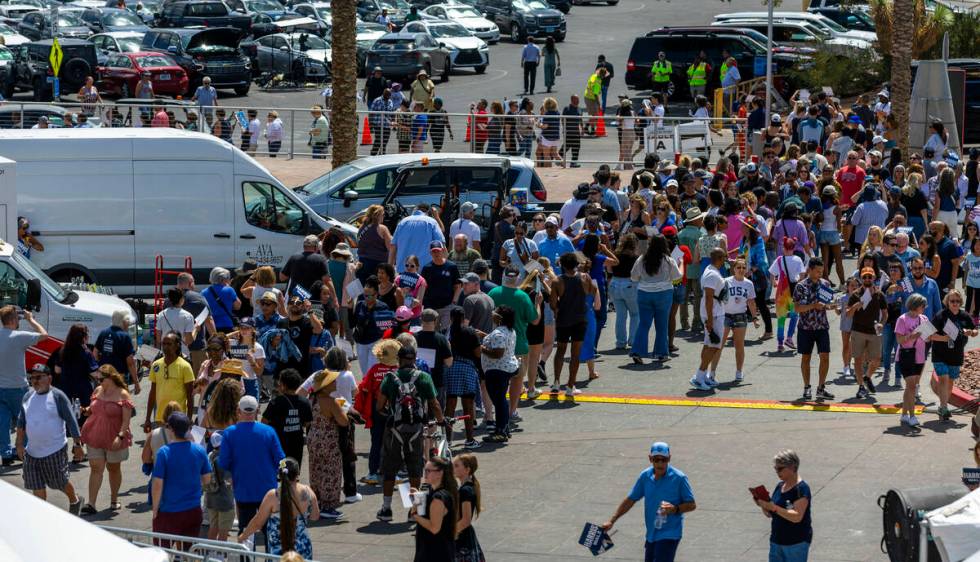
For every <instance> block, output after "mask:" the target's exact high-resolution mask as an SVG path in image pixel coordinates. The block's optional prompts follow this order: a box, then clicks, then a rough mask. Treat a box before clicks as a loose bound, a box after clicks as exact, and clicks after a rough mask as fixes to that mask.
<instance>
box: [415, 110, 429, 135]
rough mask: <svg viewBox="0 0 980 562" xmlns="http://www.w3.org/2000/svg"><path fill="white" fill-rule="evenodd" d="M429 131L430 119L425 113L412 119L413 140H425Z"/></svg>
mask: <svg viewBox="0 0 980 562" xmlns="http://www.w3.org/2000/svg"><path fill="white" fill-rule="evenodd" d="M428 130H429V117H428V116H427V115H426V114H424V113H419V114H418V115H416V116H415V118H414V119H412V140H421V141H424V140H425V134H426V132H428Z"/></svg>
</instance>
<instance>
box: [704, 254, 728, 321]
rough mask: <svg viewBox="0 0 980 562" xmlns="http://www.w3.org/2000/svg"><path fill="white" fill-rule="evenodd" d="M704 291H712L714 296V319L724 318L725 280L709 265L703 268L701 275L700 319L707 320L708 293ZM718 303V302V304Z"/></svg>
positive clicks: (726, 297) (726, 292)
mask: <svg viewBox="0 0 980 562" xmlns="http://www.w3.org/2000/svg"><path fill="white" fill-rule="evenodd" d="M705 289H713V290H714V292H715V296H714V297H712V298H714V299H715V304H714V308H713V309H712V316H714V317H715V318H723V317H724V316H725V302H726V301H727V300H728V291H726V290H725V278H724V277H722V276H721V272H720V271H718V268H717V267H715V266H713V265H709V266H708V267H705V268H704V272H703V273H701V319H702V320H704V319H706V318H708V305H707V302H706V299H707V298H708V293H707V292H706V291H705ZM719 301H720V302H719Z"/></svg>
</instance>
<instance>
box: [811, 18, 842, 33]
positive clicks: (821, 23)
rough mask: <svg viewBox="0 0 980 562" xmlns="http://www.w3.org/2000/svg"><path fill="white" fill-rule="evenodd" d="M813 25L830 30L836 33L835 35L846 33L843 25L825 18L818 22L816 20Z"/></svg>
mask: <svg viewBox="0 0 980 562" xmlns="http://www.w3.org/2000/svg"><path fill="white" fill-rule="evenodd" d="M814 23H815V25H816V26H818V27H822V28H825V29H826V28H830V29H833V30H834V31H836V32H837V33H844V32H846V31H847V28H845V27H844V26H843V25H841V24H839V23H837V22H835V21H834V20H832V19H830V18H827V17H822V18H820V19H819V20H816V21H815V22H814Z"/></svg>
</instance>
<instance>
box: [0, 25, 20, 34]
mask: <svg viewBox="0 0 980 562" xmlns="http://www.w3.org/2000/svg"><path fill="white" fill-rule="evenodd" d="M15 33H17V31H16V30H15V29H14V28H12V27H10V26H9V25H7V24H5V23H0V35H13V34H15Z"/></svg>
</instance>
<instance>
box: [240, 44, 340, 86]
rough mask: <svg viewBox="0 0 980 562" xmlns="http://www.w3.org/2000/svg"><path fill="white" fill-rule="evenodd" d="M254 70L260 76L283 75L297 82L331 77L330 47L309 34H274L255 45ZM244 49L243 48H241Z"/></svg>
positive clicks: (243, 45)
mask: <svg viewBox="0 0 980 562" xmlns="http://www.w3.org/2000/svg"><path fill="white" fill-rule="evenodd" d="M254 43H255V49H254V51H255V53H254V55H253V56H254V57H255V59H254V61H253V63H252V65H253V67H256V70H257V71H258V72H259V73H265V72H271V73H283V74H287V75H292V76H293V77H294V78H295V79H298V80H312V81H317V80H322V79H323V78H326V77H327V76H329V75H330V65H331V49H330V43H328V42H327V41H325V40H323V39H321V38H320V37H318V36H316V35H313V34H309V33H274V34H272V35H266V36H265V37H261V38H259V39H258V40H256V41H255V42H254ZM242 47H243V48H245V44H244V43H243V44H242Z"/></svg>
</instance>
